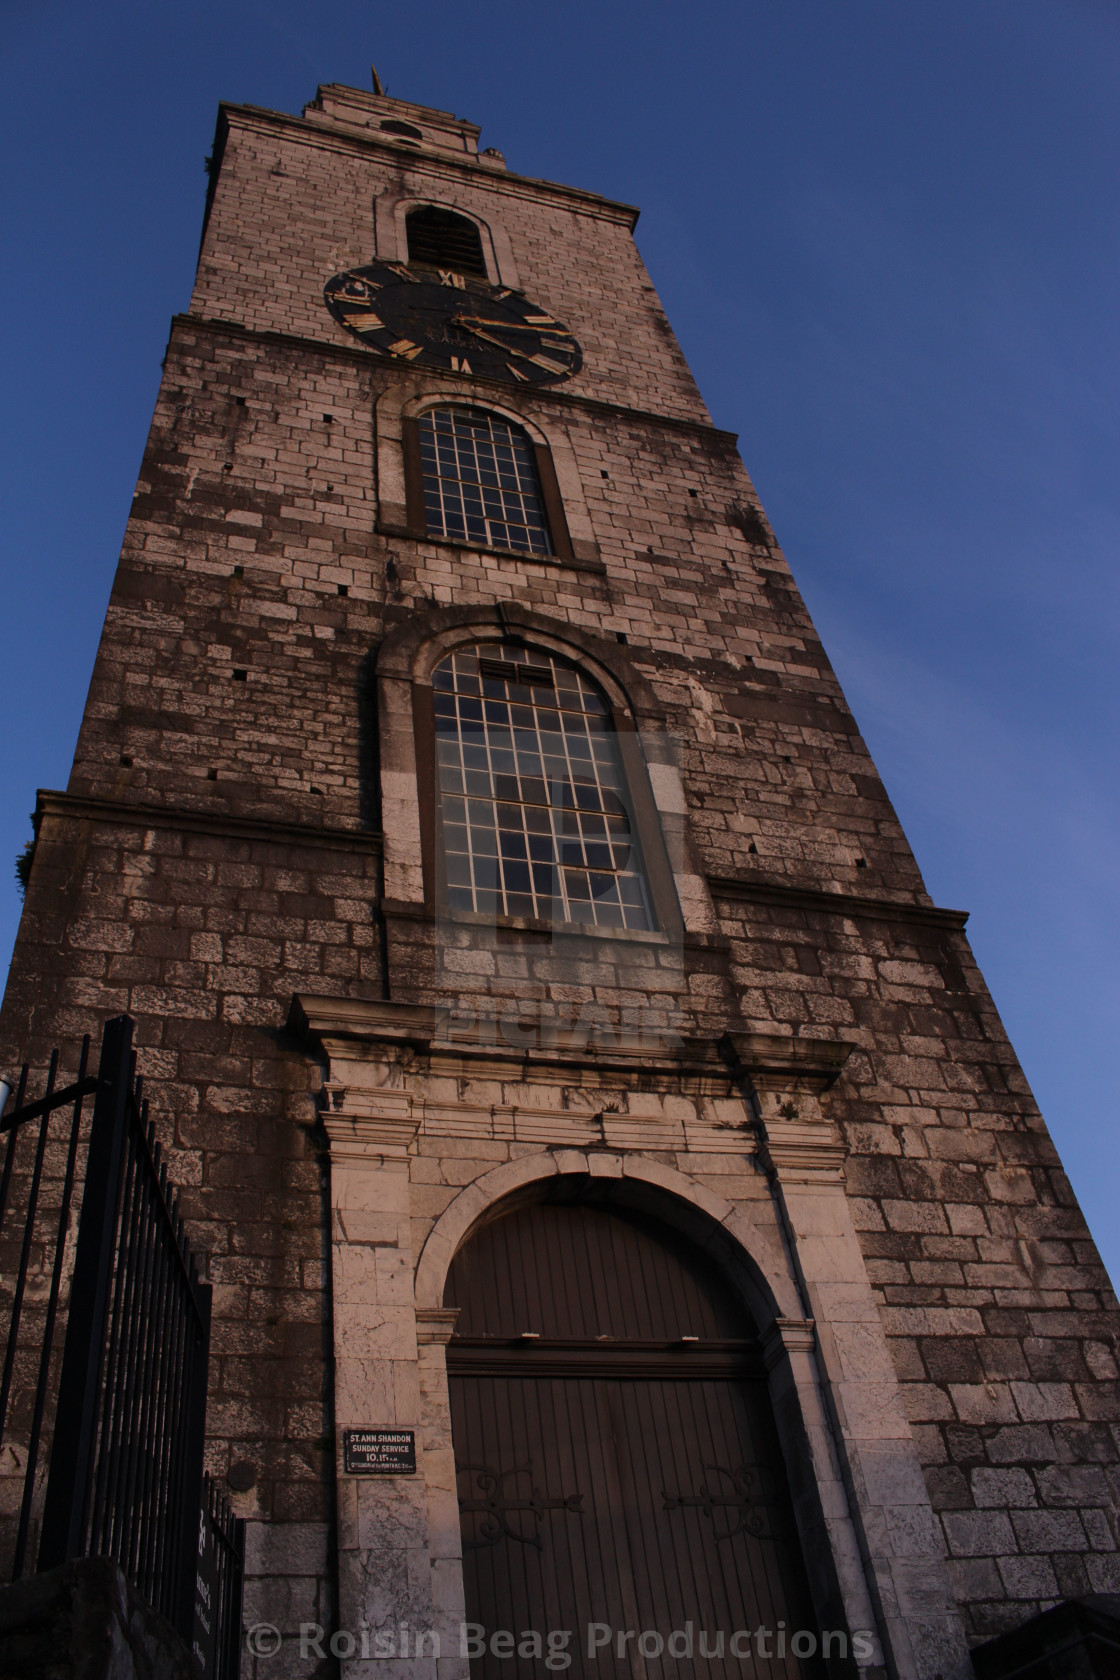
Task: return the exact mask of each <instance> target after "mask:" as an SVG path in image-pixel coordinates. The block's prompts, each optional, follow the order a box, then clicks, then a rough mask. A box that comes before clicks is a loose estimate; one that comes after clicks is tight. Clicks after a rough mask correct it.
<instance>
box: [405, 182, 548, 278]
mask: <svg viewBox="0 0 1120 1680" xmlns="http://www.w3.org/2000/svg"><path fill="white" fill-rule="evenodd" d="M428 204H430V205H433V206H434V207H435V208H436V209H437V210H454V212H455V214H456V215H457V216H465V217H466V219H467V221H468V222H473V223H474V224H475V226H476V227H477V229H478V231H479V236H480V238H481V240H482V255H483V259H484V261H485V263H486V278H487V280H488V281H489V282H490V284H491V285H492V286H509V287H510V288H511V290H513V291H515V292H517V291H520V290H521V281H520V279H519V278H518V273H517V264H516V263H515V262H514V260H513V246H512V245H511V244H510V240H509V235H508V234H507V233H506V231H505V229H504V228H503V227H502V225H501V223H500V222H488V221H484V220H483V218H482V217H481V216H479V215H476V213H475V212H474V211H473V210H469V209H468V208H467V206H466V205H465V204H461V203H459V202H458V200H457V199H451V198H442V197H437V198H433V197H432V196H431V195H430V194H426V195H423V196H420V195H417V194H415V193H407V194H406V193H400V192H392V191H390V192H382V193H378V194H377V195H376V197H375V198H374V201H373V242H374V252H375V254H376V256H377V258H378V260H379V261H380V262H399V263H406V262H407V261H408V230H407V227H406V225H405V223H406V218H407V216H408V213H409V211H410V210H421V209H423V208H424V206H425V205H428Z"/></svg>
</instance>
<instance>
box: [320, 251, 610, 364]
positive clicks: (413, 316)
mask: <svg viewBox="0 0 1120 1680" xmlns="http://www.w3.org/2000/svg"><path fill="white" fill-rule="evenodd" d="M324 296H325V297H326V300H327V307H328V309H329V310H330V312H331V314H332V315H333V316H334V318H335V320H336V321H338V322H339V324H340V325H341V326H344V327H345V328H346V329H347V331H348V332H352V333H353V334H354V335H355V336H356V337H357V338H360V339H361V341H362V343H363V344H368V345H369V347H370V349H371V350H379V351H381V353H382V354H383V355H386V356H392V357H393V359H394V360H395V361H402V362H413V363H414V364H415V365H416V366H417V367H425V368H439V369H440V370H441V372H445V373H466V374H474V375H476V376H478V377H479V378H484V379H504V380H506V381H508V382H509V383H511V384H515V385H555V384H556V383H557V381H558V380H561V379H570V378H571V376H572V374H573V373H578V372H579V370H580V368H581V366H582V365H583V356H582V353H581V351H580V347H579V345H578V344H577V343H576V340H575V339H574V338H573V337H572V335H571V333H570V332H569V331H568V329H567V327H566V326H565V325H564V323H563V322H562V321H558V320H556V318H555V316H553V315H550V314H549V313H548V311H547V310H544V309H541V308H540V307H539V305H537V304H535V303H531V302H530V300H529V299H528V298H527V297H525V296H524V294H523V293H521V292H511V291H509V290H508V289H507V288H506V287H504V286H487V285H484V284H481V283H478V282H472V281H468V280H466V279H464V278H463V276H461V275H458V274H451V273H448V272H446V271H444V270H439V271H438V272H437V273H436V274H433V275H432V276H431V277H430V278H429V276H428V275H426V274H422V273H413V272H412V270H411V269H407V268H405V267H404V265H403V264H402V263H370V264H369V265H368V266H367V267H365V268H348V269H347V270H346V271H345V272H344V273H342V274H336V275H334V276H333V277H332V278H331V279H330V280H328V281H327V284H326V286H325V288H324Z"/></svg>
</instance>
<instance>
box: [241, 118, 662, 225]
mask: <svg viewBox="0 0 1120 1680" xmlns="http://www.w3.org/2000/svg"><path fill="white" fill-rule="evenodd" d="M223 118H224V119H225V121H226V122H228V123H229V124H230V126H231V127H232V126H233V123H234V122H235V121H236V122H238V123H239V124H240V126H242V127H243V128H246V129H255V130H257V132H260V133H267V132H268V131H270V130H271V131H272V132H273V133H274V132H275V131H276V130H277V129H284V130H288V131H291V132H292V133H293V135H294V137H295V138H298V139H299V140H301V141H302V142H303V143H304V144H306V145H313V146H318V147H320V148H321V149H323V150H326V151H337V152H344V153H351V154H353V153H354V152H358V153H365V154H372V155H374V156H377V157H384V158H387V159H388V160H390V161H391V163H392V165H393V167H394V169H397V170H399V169H400V168H401V167H402V165H404V166H406V167H407V168H408V170H409V171H410V173H412V172H415V173H418V174H423V173H431V174H438V175H443V174H446V173H447V171H448V170H450V171H452V172H454V173H455V174H459V175H466V176H469V178H470V180H471V181H472V183H473V184H474V185H477V186H485V187H487V188H488V189H491V190H495V191H499V192H504V193H505V194H506V195H507V196H509V197H512V198H523V199H529V200H533V201H538V202H539V200H541V199H542V198H543V199H549V200H551V201H552V202H553V203H555V204H560V205H563V206H564V207H565V208H570V207H571V206H573V205H578V206H579V208H580V209H581V210H583V211H584V212H585V214H587V215H592V216H600V217H602V218H603V220H605V221H611V222H620V223H621V224H622V225H623V226H624V227H627V228H629V229H630V231H631V232H633V230H634V228H635V227H636V225H637V221H638V217H639V215H640V214H641V212H640V211H639V210H638V209H637V207H636V206H635V205H633V204H622V203H620V202H619V201H618V200H616V199H611V198H604V197H603V196H602V194H600V193H593V192H587V191H585V190H584V189H583V188H582V187H568V186H565V185H563V183H562V182H559V181H541V180H538V179H537V178H536V177H534V176H532V175H518V174H515V173H514V172H513V171H512V170H509V169H494V168H492V167H488V166H487V165H486V164H485V163H484V162H482V161H481V160H480V159H479V158H477V157H475V156H473V155H471V154H468V153H466V152H464V153H463V154H462V156H461V157H459V156H457V155H456V154H455V153H454V152H448V153H446V154H444V153H443V152H442V151H440V152H422V151H413V150H412V148H411V147H409V148H405V147H403V146H399V145H396V144H394V142H393V141H391V140H387V139H383V138H381V137H380V136H379V135H377V134H376V133H375V132H374V131H372V130H371V131H370V132H369V133H363V132H362V131H361V130H360V129H358V128H357V127H356V126H355V127H354V129H353V130H350V129H347V128H345V127H343V126H342V125H341V124H340V125H338V126H337V127H336V126H335V125H334V124H333V123H332V122H330V120H329V119H328V120H327V121H324V122H322V123H318V122H309V121H308V120H307V118H306V117H293V116H292V115H290V113H289V112H287V111H269V110H266V109H265V108H264V107H263V106H260V105H232V104H228V103H227V102H226V101H225V100H223V101H222V102H221V103H220V104H219V106H218V123H219V127H220V125H221V123H222V120H223ZM462 126H464V127H468V128H469V127H471V126H473V125H471V124H464V125H462Z"/></svg>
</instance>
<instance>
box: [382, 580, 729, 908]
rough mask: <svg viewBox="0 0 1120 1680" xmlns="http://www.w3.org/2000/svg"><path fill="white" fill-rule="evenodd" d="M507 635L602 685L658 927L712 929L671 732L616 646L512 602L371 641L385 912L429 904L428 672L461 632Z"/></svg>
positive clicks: (482, 637) (432, 615)
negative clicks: (567, 663) (378, 644)
mask: <svg viewBox="0 0 1120 1680" xmlns="http://www.w3.org/2000/svg"><path fill="white" fill-rule="evenodd" d="M508 637H515V638H518V639H523V640H525V641H528V642H530V643H536V644H538V645H540V646H541V647H544V648H547V649H548V650H549V651H550V652H552V653H555V654H558V655H559V656H560V657H561V658H563V659H567V660H570V661H572V663H574V664H576V665H578V666H580V667H581V668H583V669H585V670H586V671H587V673H588V675H589V676H591V677H592V678H593V680H594V681H595V682H597V683H598V684H599V686H600V687H601V688H602V690H603V692H604V693H605V694H606V696H607V699H608V701H609V703H610V706H611V712H612V717H613V721H614V725H615V729H616V731H617V738H618V743H619V750H620V754H621V757H622V765H623V773H624V775H625V777H626V782H627V787H628V790H629V794H630V800H631V807H632V810H633V812H634V818H635V822H636V826H637V830H638V838H639V843H640V845H641V848H642V854H643V857H644V860H645V865H646V871H647V877H648V880H649V886H650V891H651V895H652V899H653V905H654V913H655V917H656V919H657V923H658V926H659V928H660V929H661V930H662V931H663V932H668V933H670V934H676V935H678V936H679V935H681V934H683V935H684V936H685V937H687V936H688V935H689V934H711V933H714V932H716V931H718V930H717V923H716V915H715V907H714V905H713V903H712V899H711V895H710V893H709V892H708V888H707V885H706V883H705V881H704V877H703V874H702V872H701V870H700V867H699V864H698V862H697V860H696V858H695V856H694V855H693V851H692V847H691V843H690V839H689V834H688V824H687V808H686V803H685V797H684V787H683V784H682V782H681V778H680V772H679V770H678V769H677V766H676V763H675V760H674V754H673V743H672V739H671V737H670V736H669V734H668V733H667V731H666V727H665V717H664V714H663V712H662V711H661V708H660V707H659V706H658V704H657V702H656V700H655V699H654V696H653V693H652V690H651V689H650V688H649V685H648V684H647V683H646V681H645V679H644V678H643V677H642V676H641V675H640V674H639V672H638V671H637V670H636V669H635V667H634V666H633V665H632V663H631V661H630V660H629V659H628V658H627V657H626V653H625V650H624V649H623V648H622V647H621V645H620V644H618V643H612V642H607V641H604V640H602V639H600V638H599V637H597V636H594V635H592V634H591V633H590V632H588V631H585V630H581V629H578V628H576V627H575V626H572V625H566V624H562V623H557V622H555V621H553V620H551V619H548V618H545V617H544V616H543V615H542V614H540V613H534V612H531V611H529V610H528V609H527V608H523V607H519V606H514V605H512V604H503V605H495V606H472V607H442V608H436V609H433V610H430V611H428V612H426V613H417V614H416V615H415V616H414V617H413V618H412V619H411V620H410V621H409V622H408V623H407V624H405V625H402V626H401V627H400V628H399V629H397V630H395V631H393V632H392V633H391V634H390V635H389V636H387V637H386V638H385V640H384V642H382V644H381V647H380V649H379V650H378V656H377V664H376V677H377V689H378V694H377V700H378V704H377V712H378V720H379V722H378V728H379V735H380V741H379V745H380V763H381V800H382V829H383V832H384V835H385V842H384V845H385V852H384V871H385V875H384V908H385V912H386V914H387V915H393V914H398V915H399V914H405V915H410V914H411V915H413V916H415V915H416V914H417V912H419V913H421V914H422V915H423V916H424V917H425V918H427V917H430V916H432V915H434V913H435V906H436V902H437V891H436V879H437V870H436V855H435V729H434V711H433V703H432V687H431V678H432V672H433V671H434V669H435V667H436V666H437V665H438V664H439V663H440V661H441V660H442V659H444V658H446V656H447V655H448V654H449V653H450V652H451V651H452V649H453V648H455V647H457V646H460V645H462V644H463V643H464V642H475V641H487V640H495V641H503V640H505V639H507V638H508ZM499 925H505V919H503V918H499Z"/></svg>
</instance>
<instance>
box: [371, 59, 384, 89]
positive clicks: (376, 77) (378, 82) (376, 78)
mask: <svg viewBox="0 0 1120 1680" xmlns="http://www.w3.org/2000/svg"><path fill="white" fill-rule="evenodd" d="M369 73H370V75H371V76H372V77H373V91H374V93H380V94H381V95H382V96H384V93H385V89H384V88H383V87H382V85H381V77H380V76H379V75H378V74H377V66H376V64H371V65H370V67H369Z"/></svg>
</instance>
